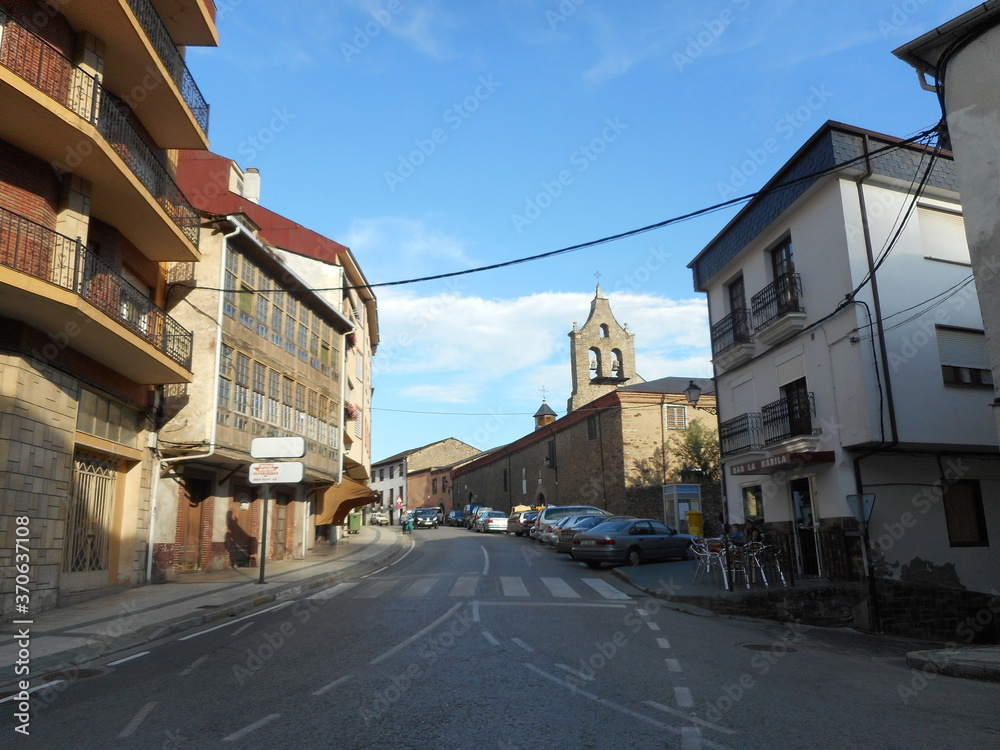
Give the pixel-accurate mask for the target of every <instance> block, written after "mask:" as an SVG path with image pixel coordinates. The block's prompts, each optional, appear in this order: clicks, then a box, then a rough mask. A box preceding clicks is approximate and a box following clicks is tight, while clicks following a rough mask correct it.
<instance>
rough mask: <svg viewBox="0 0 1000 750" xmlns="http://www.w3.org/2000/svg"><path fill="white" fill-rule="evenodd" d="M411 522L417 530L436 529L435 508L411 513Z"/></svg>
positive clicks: (419, 509)
mask: <svg viewBox="0 0 1000 750" xmlns="http://www.w3.org/2000/svg"><path fill="white" fill-rule="evenodd" d="M413 521H414V524H415V525H416V527H417V528H418V529H421V528H424V529H436V528H437V527H438V514H437V508H417V509H416V510H415V511H413Z"/></svg>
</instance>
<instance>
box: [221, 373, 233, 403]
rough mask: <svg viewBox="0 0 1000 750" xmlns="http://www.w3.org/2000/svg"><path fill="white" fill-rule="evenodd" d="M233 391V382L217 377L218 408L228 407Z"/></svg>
mask: <svg viewBox="0 0 1000 750" xmlns="http://www.w3.org/2000/svg"><path fill="white" fill-rule="evenodd" d="M232 393H233V382H232V381H231V380H227V379H226V378H219V408H220V409H229V407H230V403H231V398H232Z"/></svg>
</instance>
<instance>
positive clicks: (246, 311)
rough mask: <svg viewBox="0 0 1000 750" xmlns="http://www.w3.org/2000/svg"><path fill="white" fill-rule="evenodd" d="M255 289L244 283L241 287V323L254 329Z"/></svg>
mask: <svg viewBox="0 0 1000 750" xmlns="http://www.w3.org/2000/svg"><path fill="white" fill-rule="evenodd" d="M254 296H255V295H254V293H253V290H252V289H251V288H250V287H248V286H247V285H246V284H244V285H243V286H242V287H240V323H242V324H243V325H245V326H246V327H247V328H250V329H251V330H252V329H253V298H254Z"/></svg>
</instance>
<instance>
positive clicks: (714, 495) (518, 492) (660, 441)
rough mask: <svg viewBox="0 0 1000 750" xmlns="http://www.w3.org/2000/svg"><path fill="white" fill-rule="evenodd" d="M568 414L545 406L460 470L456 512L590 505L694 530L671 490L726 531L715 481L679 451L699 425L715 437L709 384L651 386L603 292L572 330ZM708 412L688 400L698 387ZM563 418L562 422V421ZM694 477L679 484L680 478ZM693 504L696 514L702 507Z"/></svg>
mask: <svg viewBox="0 0 1000 750" xmlns="http://www.w3.org/2000/svg"><path fill="white" fill-rule="evenodd" d="M569 336H570V367H571V371H572V383H573V390H572V393H571V395H570V397H569V399H568V403H567V406H568V413H567V414H565V415H564V416H562V417H558V415H557V413H556V412H555V410H554V409H552V407H550V406H549V405H548V404H547V403H544V402H543V404H542V405H541V407H540V408H539V409H538V411H537V412H536V413H535V415H534V422H535V424H534V430H533V431H532V432H530V433H528V434H527V435H525V436H524V437H522V438H520V439H518V440H515V441H514V442H512V443H510V444H508V445H504V446H501V447H499V448H496V449H493V450H490V451H488V452H486V453H484V454H483V455H482V456H481V457H478V458H474V459H473V460H471V461H469V462H468V463H465V464H463V465H461V466H459V467H456V468H455V469H454V470H453V471H452V483H453V486H454V497H455V502H456V503H457V507H462V504H469V503H479V504H483V505H486V506H488V507H491V508H496V509H498V510H509V509H512V508H514V507H517V506H525V505H526V506H532V507H535V506H542V505H590V506H594V507H597V508H600V509H602V510H606V511H608V512H610V513H613V514H628V515H634V516H639V517H647V518H657V519H663V520H664V521H665V522H666V523H667V524H669V525H670V526H672V527H674V528H679V529H680V530H682V531H687V517H686V514H685V513H684V506H683V505H682V506H681V507H680V508H678V506H677V503H676V497H677V495H676V493H673V494H671V493H668V492H666V491H665V489H667V488H668V487H669V488H673V489H676V487H677V486H686V487H688V489H690V487H691V486H693V487H694V490H695V492H694V494H695V495H697V496H698V497H700V508H698V510H701V511H702V512H703V513H704V517H705V519H708V520H709V521H710V522H711V523H712V524H713V530H721V529H719V528H718V521H717V519H718V517H719V513H720V511H721V499H720V497H719V492H718V489H717V488H718V483H717V482H703V481H701V480H702V478H701V477H691V476H688V475H687V471H686V470H687V469H688V468H689V467H685V466H683V465H682V464H681V463H680V462H679V461H677V460H676V458H675V456H674V451H675V446H676V445H677V442H678V441H679V440H680V439H682V436H683V435H684V433H685V432H686V431H687V430H688V428H689V426H690V425H692V424H693V423H695V422H697V423H701V424H702V425H703V426H704V427H705V428H706V429H707V430H708V431H710V434H711V435H713V436H714V435H715V432H716V430H717V426H716V417H715V414H714V396H715V394H714V390H715V387H714V385H713V383H712V381H711V380H710V379H707V378H705V379H699V378H678V377H665V378H659V379H656V380H652V381H648V382H647V381H646V380H644V379H643V378H642V377H641V376H639V375H638V374H637V373H636V371H635V345H634V334H632V333H630V332H629V331H628V330H627V329H626V328H625V327H624V326H622V325H620V324H619V323H618V322H617V321H616V320H615V317H614V314H613V312H612V310H611V305H610V301H609V300H608V298H607V297H606V296H605V295H604V293H603V291H602V290H601V287H600V286H598V287H597V290H596V292H595V294H594V298H593V300H592V301H591V306H590V315H589V316H588V318H587V321H586V322H585V323H584V325H583V326H577V324H576V323H574V324H573V329H572V331H571V332H570V333H569ZM692 384H694V385H696V386H697V388H698V389H699V390H700V391H702V392H704V394H705V395H704V400H703V401H701V406H696V405H695V404H693V403H691V402H690V401H689V399H688V396H687V394H686V393H685V391H686V390H687V389H688V388H689V387H690V386H691V385H692ZM557 417H558V418H557ZM688 479H690V480H692V481H689V482H684V483H683V485H681V484H679V481H678V480H688ZM697 504H698V503H697V502H696V503H694V504H693V505H692V508H691V509H692V510H693V509H695V508H694V505H697Z"/></svg>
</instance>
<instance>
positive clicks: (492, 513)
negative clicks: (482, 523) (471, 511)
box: [483, 510, 507, 518]
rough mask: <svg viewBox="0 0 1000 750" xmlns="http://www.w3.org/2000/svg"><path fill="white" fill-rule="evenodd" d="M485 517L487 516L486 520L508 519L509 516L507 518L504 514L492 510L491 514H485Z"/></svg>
mask: <svg viewBox="0 0 1000 750" xmlns="http://www.w3.org/2000/svg"><path fill="white" fill-rule="evenodd" d="M483 516H485V517H486V518H506V517H507V516H505V515H504V514H503V513H501V512H500V511H498V510H491V511H490V512H489V513H483Z"/></svg>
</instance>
